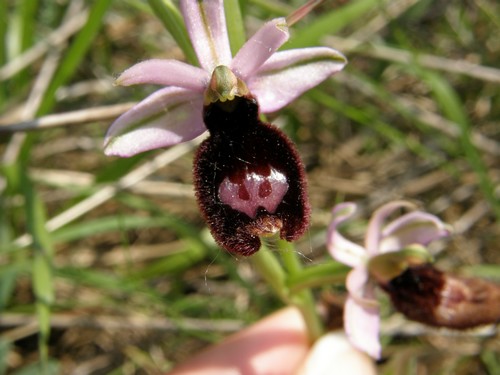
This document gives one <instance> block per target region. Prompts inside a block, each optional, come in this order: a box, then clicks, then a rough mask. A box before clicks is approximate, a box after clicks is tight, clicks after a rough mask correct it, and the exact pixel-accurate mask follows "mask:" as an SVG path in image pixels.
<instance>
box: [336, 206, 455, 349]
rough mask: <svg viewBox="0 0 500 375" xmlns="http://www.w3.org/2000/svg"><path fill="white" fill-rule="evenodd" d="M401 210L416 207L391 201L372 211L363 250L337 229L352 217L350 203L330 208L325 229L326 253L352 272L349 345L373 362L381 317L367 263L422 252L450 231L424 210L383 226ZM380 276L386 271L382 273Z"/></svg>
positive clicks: (347, 309)
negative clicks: (414, 251)
mask: <svg viewBox="0 0 500 375" xmlns="http://www.w3.org/2000/svg"><path fill="white" fill-rule="evenodd" d="M401 209H414V206H413V205H412V204H411V203H409V202H405V201H394V202H390V203H388V204H386V205H384V206H382V207H380V208H379V209H378V210H376V211H375V212H374V214H373V215H372V217H371V219H370V221H369V223H368V228H367V231H366V235H365V241H364V246H361V245H358V244H356V243H354V242H352V241H350V240H348V239H347V238H345V237H344V236H343V235H342V234H341V233H340V231H339V226H340V225H341V224H343V223H344V222H345V221H347V220H349V219H351V218H352V217H353V216H354V214H355V211H356V204H354V203H350V202H347V203H341V204H339V205H337V206H335V207H334V209H333V219H332V222H331V224H330V227H329V230H328V239H327V246H328V250H329V252H330V253H331V255H332V256H333V257H334V258H335V259H336V260H337V261H339V262H341V263H344V264H346V265H348V266H351V267H352V268H353V269H352V270H351V271H350V273H349V274H348V276H347V282H346V286H347V290H348V292H349V296H348V299H347V301H346V305H345V309H344V327H345V330H346V333H347V335H348V337H349V339H350V340H351V342H352V343H353V345H355V346H356V347H357V348H359V349H361V350H363V351H365V352H366V353H368V354H369V355H370V356H372V357H373V358H380V353H381V346H380V342H379V337H378V336H379V325H380V318H379V309H378V304H377V300H376V297H375V286H376V281H378V280H380V279H378V280H375V278H374V274H373V271H372V269H370V263H374V262H376V261H377V258H378V260H380V259H381V257H385V258H386V260H384V263H385V264H387V262H388V261H389V260H390V258H391V257H392V258H398V256H401V255H402V254H406V253H407V252H408V249H412V248H415V249H417V251H418V249H420V248H422V249H424V248H423V247H425V246H427V245H428V244H429V243H430V242H432V241H434V240H436V239H439V238H441V237H444V236H446V235H448V234H449V232H450V229H449V227H448V226H447V225H446V224H444V223H443V222H442V221H441V220H439V218H437V217H436V216H433V215H431V214H428V213H425V212H422V211H411V212H408V213H406V214H404V215H402V216H400V217H398V218H396V219H394V220H392V221H389V222H386V221H387V219H388V218H389V217H390V216H391V215H393V214H395V213H397V212H398V211H400V210H401ZM391 253H392V255H391V256H390V257H389V254H391ZM410 253H411V252H410ZM411 254H413V253H411ZM405 256H406V255H405ZM412 256H413V255H412ZM398 261H399V260H398ZM383 272H386V273H387V272H388V271H387V270H385V269H384V270H383ZM390 277H392V276H390Z"/></svg>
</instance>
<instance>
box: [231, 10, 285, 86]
mask: <svg viewBox="0 0 500 375" xmlns="http://www.w3.org/2000/svg"><path fill="white" fill-rule="evenodd" d="M289 36H290V34H289V33H288V26H287V25H286V20H285V19H284V18H276V19H274V20H271V21H269V22H267V23H266V24H264V26H262V27H261V28H260V29H259V30H258V31H257V32H256V33H255V34H254V35H253V36H252V37H251V38H250V39H249V40H248V41H247V42H246V43H245V44H244V45H243V47H241V49H240V50H239V51H238V53H237V54H236V56H235V57H234V59H233V61H232V63H231V70H232V71H233V72H234V73H235V74H236V75H237V76H239V78H241V79H242V80H243V81H245V82H247V80H248V81H249V80H250V76H251V75H252V74H254V72H256V71H257V70H258V69H259V68H260V67H261V66H262V64H264V62H266V60H267V59H269V57H271V56H272V55H273V53H275V52H276V50H277V49H278V48H280V47H281V46H282V45H283V43H285V42H286V41H287V40H288V38H289Z"/></svg>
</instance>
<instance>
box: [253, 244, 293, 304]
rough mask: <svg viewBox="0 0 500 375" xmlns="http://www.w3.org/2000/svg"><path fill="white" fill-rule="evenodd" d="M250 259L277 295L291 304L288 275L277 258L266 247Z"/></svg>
mask: <svg viewBox="0 0 500 375" xmlns="http://www.w3.org/2000/svg"><path fill="white" fill-rule="evenodd" d="M250 259H251V260H252V263H253V265H254V267H255V268H256V269H258V270H259V273H260V275H261V276H262V277H263V278H264V280H265V281H266V282H267V284H268V285H270V286H271V288H272V289H273V290H274V292H275V293H276V295H277V296H278V297H279V298H280V299H281V300H282V301H283V302H284V303H290V299H289V291H288V288H287V286H286V282H285V281H286V275H285V272H284V271H283V268H282V267H281V264H280V262H278V260H277V259H276V257H275V256H274V255H273V254H272V253H271V252H270V251H269V250H268V249H267V248H266V247H265V246H262V247H261V249H260V250H259V251H257V252H256V253H255V254H254V255H252V257H251V258H250Z"/></svg>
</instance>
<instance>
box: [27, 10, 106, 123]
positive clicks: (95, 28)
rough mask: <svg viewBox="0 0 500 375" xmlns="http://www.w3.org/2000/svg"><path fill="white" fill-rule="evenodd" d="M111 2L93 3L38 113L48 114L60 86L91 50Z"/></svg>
mask: <svg viewBox="0 0 500 375" xmlns="http://www.w3.org/2000/svg"><path fill="white" fill-rule="evenodd" d="M110 4H111V0H100V1H96V2H94V3H93V5H92V7H91V9H90V12H89V16H88V18H87V23H86V24H85V26H84V27H83V28H82V29H81V30H80V32H79V33H78V34H77V35H76V37H75V39H74V41H73V42H72V43H71V45H70V46H69V47H68V50H67V52H66V54H65V55H64V58H63V59H62V61H61V63H60V65H59V68H58V70H57V72H56V74H55V75H54V78H53V79H52V81H51V82H50V85H49V87H48V88H47V91H46V93H45V96H44V98H43V100H42V102H41V103H40V107H39V109H38V112H37V115H39V116H40V115H44V114H47V113H48V112H49V111H50V109H51V108H52V106H53V105H54V103H55V93H56V91H57V89H58V88H59V87H61V86H62V85H63V84H65V83H66V82H67V81H68V80H69V79H70V78H71V76H72V75H73V74H74V72H75V71H76V70H77V69H78V67H79V65H80V63H81V61H82V59H83V57H84V56H85V54H86V53H87V51H88V50H89V48H90V46H91V45H92V42H93V41H94V39H95V37H96V36H97V34H98V32H99V30H100V29H101V27H102V25H103V19H104V15H105V14H106V11H107V10H108V7H109V6H110Z"/></svg>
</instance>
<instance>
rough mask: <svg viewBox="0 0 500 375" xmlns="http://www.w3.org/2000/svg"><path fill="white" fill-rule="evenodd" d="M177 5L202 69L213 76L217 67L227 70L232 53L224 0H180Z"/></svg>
mask: <svg viewBox="0 0 500 375" xmlns="http://www.w3.org/2000/svg"><path fill="white" fill-rule="evenodd" d="M180 5H181V11H182V14H183V15H184V21H185V22H186V27H187V30H188V33H189V37H190V39H191V43H192V44H193V47H194V50H195V51H196V55H197V56H198V61H199V62H200V65H201V67H202V68H203V69H205V70H206V71H207V72H208V73H209V74H212V71H213V70H214V68H215V67H216V66H218V65H225V66H229V64H230V63H231V49H230V47H229V38H228V35H227V27H226V17H225V15H224V3H223V0H210V1H200V0H183V1H181V2H180Z"/></svg>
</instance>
